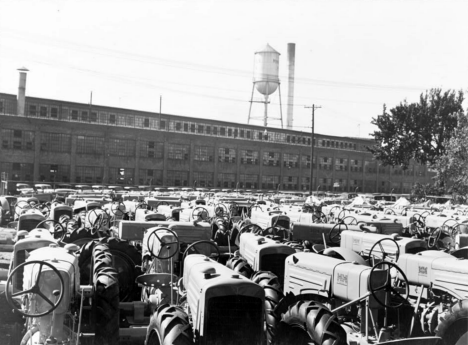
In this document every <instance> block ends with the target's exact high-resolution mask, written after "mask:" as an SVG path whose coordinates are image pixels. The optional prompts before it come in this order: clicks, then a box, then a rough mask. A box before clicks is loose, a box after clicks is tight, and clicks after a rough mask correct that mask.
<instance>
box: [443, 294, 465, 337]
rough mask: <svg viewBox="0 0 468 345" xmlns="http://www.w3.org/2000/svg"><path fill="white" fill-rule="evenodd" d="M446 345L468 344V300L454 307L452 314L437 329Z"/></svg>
mask: <svg viewBox="0 0 468 345" xmlns="http://www.w3.org/2000/svg"><path fill="white" fill-rule="evenodd" d="M436 335H437V336H439V337H441V338H442V339H443V341H444V344H445V345H466V344H468V300H463V301H461V302H460V303H457V304H455V305H454V306H453V307H452V310H451V312H450V313H449V314H448V315H447V316H446V317H445V318H444V320H442V322H441V323H440V324H439V326H438V327H437V329H436Z"/></svg>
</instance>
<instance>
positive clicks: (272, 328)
mask: <svg viewBox="0 0 468 345" xmlns="http://www.w3.org/2000/svg"><path fill="white" fill-rule="evenodd" d="M263 289H264V290H265V324H266V337H267V344H274V343H275V340H276V334H277V331H278V323H279V321H280V317H279V315H278V314H277V313H275V308H276V306H277V305H278V303H279V301H280V300H281V299H282V298H283V297H284V295H283V293H282V292H281V290H280V289H278V288H276V287H274V286H271V285H268V284H266V285H264V286H263Z"/></svg>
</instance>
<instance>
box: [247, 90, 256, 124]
mask: <svg viewBox="0 0 468 345" xmlns="http://www.w3.org/2000/svg"><path fill="white" fill-rule="evenodd" d="M254 89H255V82H254V83H252V95H251V96H250V107H249V118H248V119H247V123H250V113H251V112H252V103H253V94H254Z"/></svg>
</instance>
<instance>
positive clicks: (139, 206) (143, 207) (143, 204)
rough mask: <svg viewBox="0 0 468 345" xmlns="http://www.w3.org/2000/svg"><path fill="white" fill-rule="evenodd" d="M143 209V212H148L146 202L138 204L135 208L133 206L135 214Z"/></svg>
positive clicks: (148, 207)
mask: <svg viewBox="0 0 468 345" xmlns="http://www.w3.org/2000/svg"><path fill="white" fill-rule="evenodd" d="M140 208H142V209H145V210H149V209H150V206H149V205H148V204H147V203H146V202H139V203H138V204H137V205H136V206H135V212H136V210H138V209H140Z"/></svg>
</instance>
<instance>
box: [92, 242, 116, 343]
mask: <svg viewBox="0 0 468 345" xmlns="http://www.w3.org/2000/svg"><path fill="white" fill-rule="evenodd" d="M93 263H94V265H93V267H94V269H93V286H94V295H93V297H92V298H93V301H92V314H93V316H94V317H93V319H92V320H93V321H94V322H93V323H94V327H95V328H94V329H95V332H94V334H95V335H94V344H104V345H107V344H109V345H112V344H118V342H119V279H118V274H117V271H116V270H115V268H114V267H112V254H111V252H110V249H109V246H107V245H104V244H98V245H96V246H95V247H94V249H93Z"/></svg>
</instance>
